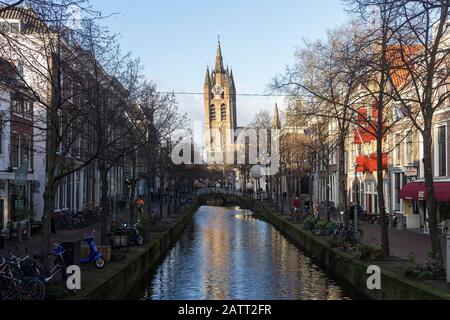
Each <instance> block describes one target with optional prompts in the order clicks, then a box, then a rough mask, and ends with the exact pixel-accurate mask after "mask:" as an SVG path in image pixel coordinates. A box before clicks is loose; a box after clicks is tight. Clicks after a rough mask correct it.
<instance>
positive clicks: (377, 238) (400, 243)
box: [361, 223, 447, 264]
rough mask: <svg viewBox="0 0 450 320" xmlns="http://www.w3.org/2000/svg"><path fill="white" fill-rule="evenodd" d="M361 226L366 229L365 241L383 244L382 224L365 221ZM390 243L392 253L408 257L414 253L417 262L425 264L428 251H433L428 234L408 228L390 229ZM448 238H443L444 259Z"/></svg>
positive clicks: (377, 244) (378, 244) (374, 244)
mask: <svg viewBox="0 0 450 320" xmlns="http://www.w3.org/2000/svg"><path fill="white" fill-rule="evenodd" d="M361 228H362V229H363V231H364V234H365V235H364V241H363V242H364V243H366V244H368V245H370V246H378V247H380V246H381V231H380V226H378V225H372V224H368V223H363V224H362V225H361ZM389 243H390V247H391V255H393V256H396V257H399V258H402V259H408V257H409V255H413V256H414V258H415V260H416V262H418V263H420V264H425V263H426V262H427V260H428V253H429V252H431V240H430V237H429V236H428V235H425V234H421V233H418V232H414V231H408V230H395V229H389ZM446 247H447V245H446V240H445V239H444V238H442V249H443V251H444V252H443V254H444V261H445V259H446V258H447V252H446V251H447V250H445V249H446Z"/></svg>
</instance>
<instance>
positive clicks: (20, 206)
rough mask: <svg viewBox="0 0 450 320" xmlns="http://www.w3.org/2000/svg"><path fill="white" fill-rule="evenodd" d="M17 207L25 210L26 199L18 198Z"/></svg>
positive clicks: (18, 209) (19, 209)
mask: <svg viewBox="0 0 450 320" xmlns="http://www.w3.org/2000/svg"><path fill="white" fill-rule="evenodd" d="M15 202H16V203H15V208H16V210H17V211H23V210H25V200H16V201H15Z"/></svg>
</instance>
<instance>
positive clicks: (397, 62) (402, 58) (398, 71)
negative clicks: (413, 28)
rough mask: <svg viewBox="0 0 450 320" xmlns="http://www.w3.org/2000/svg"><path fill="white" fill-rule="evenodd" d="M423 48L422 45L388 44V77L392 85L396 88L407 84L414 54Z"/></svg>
mask: <svg viewBox="0 0 450 320" xmlns="http://www.w3.org/2000/svg"><path fill="white" fill-rule="evenodd" d="M423 48H424V47H423V46H422V45H390V46H389V47H388V49H387V59H388V62H389V64H390V77H391V80H392V85H393V86H395V87H396V88H397V90H399V89H402V87H403V86H405V85H407V84H408V82H409V80H410V76H411V75H410V72H409V70H410V69H411V68H413V67H414V66H413V64H414V56H417V55H418V54H419V53H420V52H421V51H422V50H423Z"/></svg>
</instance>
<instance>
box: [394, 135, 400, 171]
mask: <svg viewBox="0 0 450 320" xmlns="http://www.w3.org/2000/svg"><path fill="white" fill-rule="evenodd" d="M401 141H402V135H401V134H396V135H395V144H396V148H395V155H396V156H395V164H396V165H401V164H402V143H401Z"/></svg>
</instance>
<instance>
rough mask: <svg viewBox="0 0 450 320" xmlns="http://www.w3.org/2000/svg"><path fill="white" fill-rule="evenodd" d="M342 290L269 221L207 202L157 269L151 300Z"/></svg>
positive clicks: (331, 294)
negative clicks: (210, 205) (208, 204)
mask: <svg viewBox="0 0 450 320" xmlns="http://www.w3.org/2000/svg"><path fill="white" fill-rule="evenodd" d="M346 298H347V297H345V295H344V294H343V292H342V290H341V289H340V288H339V287H338V286H337V285H336V284H335V283H334V282H333V281H332V280H330V279H329V277H328V276H327V275H326V274H325V273H324V272H323V271H322V270H321V269H320V268H318V267H317V266H316V265H314V264H313V263H312V262H311V260H310V259H309V258H307V257H305V256H304V255H303V254H302V253H301V251H300V250H299V249H298V248H297V247H296V246H294V245H293V244H292V243H291V242H289V241H288V240H287V239H286V238H285V237H284V236H283V235H281V234H280V233H279V232H278V231H277V230H276V229H275V228H274V227H272V226H271V225H269V224H267V223H266V222H263V221H260V220H257V219H255V218H254V217H253V215H252V214H251V213H250V212H248V211H244V210H239V209H238V208H218V207H201V208H200V209H199V211H198V212H197V214H196V215H195V218H194V221H193V223H191V224H190V226H189V227H188V229H187V231H186V232H185V233H184V235H183V236H182V239H181V240H180V241H179V242H178V243H177V244H176V245H175V247H174V248H173V249H172V250H171V251H170V253H169V254H168V256H167V257H166V258H165V259H164V261H163V263H162V265H161V266H160V267H159V268H158V269H157V271H156V272H155V275H154V277H153V279H152V281H151V285H150V287H149V288H148V289H147V290H146V292H145V299H153V300H224V299H225V300H339V299H346Z"/></svg>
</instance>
